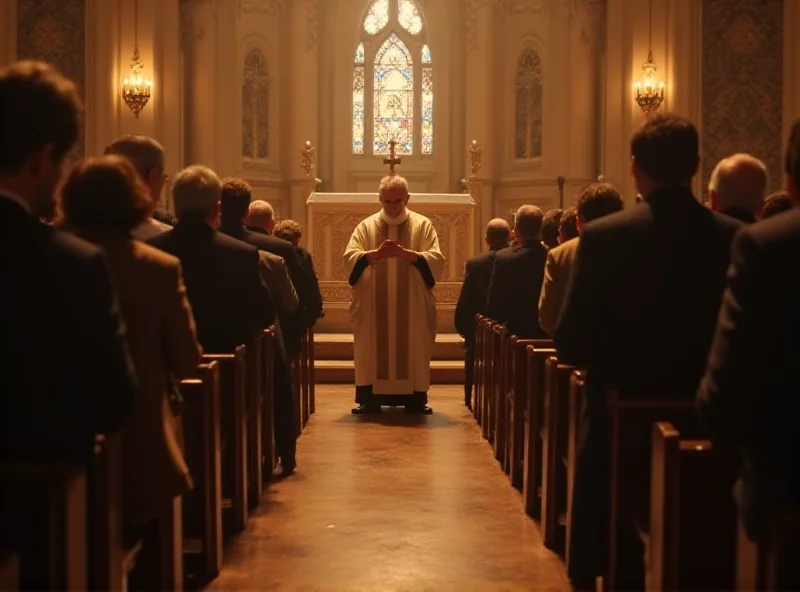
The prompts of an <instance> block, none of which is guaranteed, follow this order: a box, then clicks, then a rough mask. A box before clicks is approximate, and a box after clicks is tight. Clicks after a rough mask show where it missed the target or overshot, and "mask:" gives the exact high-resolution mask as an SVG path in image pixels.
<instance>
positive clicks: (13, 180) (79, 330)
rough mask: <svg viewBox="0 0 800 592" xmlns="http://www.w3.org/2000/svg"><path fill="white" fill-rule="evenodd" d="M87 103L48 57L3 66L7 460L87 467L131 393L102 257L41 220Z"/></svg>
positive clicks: (0, 179)
mask: <svg viewBox="0 0 800 592" xmlns="http://www.w3.org/2000/svg"><path fill="white" fill-rule="evenodd" d="M81 110H82V105H81V101H80V98H79V97H78V93H77V90H76V88H75V86H74V84H73V83H72V82H70V81H69V80H67V79H66V78H64V77H63V76H62V75H61V74H60V73H59V72H58V71H56V70H55V69H54V68H53V67H51V66H49V65H47V64H44V63H41V62H17V63H15V64H12V65H10V66H8V67H7V68H5V69H3V70H2V71H0V129H2V130H3V131H2V133H0V282H2V284H3V288H2V290H0V401H2V403H1V405H2V408H0V415H1V416H2V417H3V429H2V430H0V434H2V435H0V456H2V458H3V459H6V460H8V459H70V460H87V459H88V458H89V456H90V454H91V451H92V448H93V443H94V436H95V434H107V433H112V432H117V431H119V430H120V429H121V427H122V426H123V424H124V422H125V421H126V420H127V419H128V417H129V416H130V415H131V413H132V410H133V405H134V399H135V392H136V378H135V373H134V368H133V366H132V363H131V360H130V356H129V351H128V345H127V341H126V339H125V329H124V325H123V323H122V319H121V315H120V311H119V306H118V302H117V297H116V292H115V290H114V287H113V285H112V280H111V277H110V274H109V269H108V266H107V263H106V259H105V256H104V255H103V252H102V251H101V250H100V249H98V248H97V247H95V246H93V245H91V244H89V243H87V242H85V241H83V240H81V239H78V238H76V237H74V236H72V235H70V234H67V233H65V232H62V231H60V230H58V229H55V228H53V227H51V226H48V225H46V224H43V223H42V222H40V221H39V219H40V218H50V217H51V216H52V215H53V213H54V211H55V197H54V195H55V194H54V191H55V188H56V186H57V185H58V183H59V181H60V179H61V176H62V168H63V165H64V160H65V158H66V155H67V154H68V153H69V151H70V150H71V149H72V147H73V146H74V145H75V143H76V141H77V139H78V134H79V129H80V112H81Z"/></svg>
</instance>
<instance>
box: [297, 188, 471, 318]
mask: <svg viewBox="0 0 800 592" xmlns="http://www.w3.org/2000/svg"><path fill="white" fill-rule="evenodd" d="M408 208H409V209H410V210H412V211H415V212H417V213H419V214H422V215H423V216H426V217H427V218H429V219H430V221H431V222H432V223H433V226H434V227H435V228H436V232H437V234H438V235H439V247H440V248H441V250H442V253H443V254H444V256H445V257H446V258H447V261H446V263H445V267H444V271H443V273H442V277H440V278H438V282H437V284H436V287H435V288H434V290H433V291H434V294H435V296H436V302H437V304H436V310H437V318H438V322H437V325H438V329H437V330H438V332H439V333H453V332H455V329H454V327H453V312H454V310H455V306H456V302H457V301H458V294H459V292H460V291H461V282H462V281H463V279H464V264H465V263H466V261H467V259H469V258H470V257H472V256H473V255H474V254H475V241H474V238H473V237H474V233H475V230H474V229H475V224H476V218H475V216H476V212H475V200H473V199H472V197H471V196H470V195H469V194H459V193H455V194H449V193H447V194H435V193H425V194H416V195H415V194H414V193H412V194H411V199H410V200H409V202H408ZM379 210H380V204H379V202H378V195H377V192H376V193H316V192H315V193H311V195H310V196H309V198H308V201H307V202H306V226H307V232H306V234H305V237H304V242H305V246H306V248H307V249H308V250H309V251H310V252H311V254H312V256H313V258H314V268H315V269H316V272H317V276H318V277H319V283H320V290H321V291H322V297H323V300H324V303H325V307H324V310H325V316H324V318H322V319H320V320H319V321H318V322H317V331H320V332H326V333H339V332H350V330H351V327H350V312H349V307H350V286H349V284H348V283H347V279H348V274H347V272H346V271H345V267H344V260H343V259H342V255H343V253H344V250H345V247H346V246H347V243H348V241H349V240H350V235H351V234H352V233H353V229H355V227H356V225H357V224H358V223H359V222H361V220H363V219H364V218H366V217H367V216H369V215H371V214H374V213H376V212H378V211H379Z"/></svg>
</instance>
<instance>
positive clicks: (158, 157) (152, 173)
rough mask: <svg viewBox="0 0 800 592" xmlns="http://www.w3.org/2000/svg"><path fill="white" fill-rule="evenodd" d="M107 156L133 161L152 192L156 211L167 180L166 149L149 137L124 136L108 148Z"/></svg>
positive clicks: (151, 195) (151, 196)
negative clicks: (113, 155) (165, 168)
mask: <svg viewBox="0 0 800 592" xmlns="http://www.w3.org/2000/svg"><path fill="white" fill-rule="evenodd" d="M106 154H119V155H120V156H124V157H125V158H127V159H128V160H130V161H131V163H132V164H133V166H134V167H135V168H136V170H137V171H138V173H139V175H140V176H141V177H142V180H143V181H144V183H145V185H147V187H148V189H149V191H150V198H151V200H152V202H153V210H155V207H156V205H157V204H158V201H159V200H160V199H161V191H162V190H163V188H164V183H165V182H166V180H167V177H166V175H165V174H164V166H165V165H164V147H163V146H162V145H161V144H159V143H158V142H156V141H155V140H154V139H153V138H150V137H148V136H139V135H135V134H131V135H129V136H123V137H122V138H120V139H119V140H116V141H115V142H113V143H112V144H110V145H109V146H108V147H107V148H106Z"/></svg>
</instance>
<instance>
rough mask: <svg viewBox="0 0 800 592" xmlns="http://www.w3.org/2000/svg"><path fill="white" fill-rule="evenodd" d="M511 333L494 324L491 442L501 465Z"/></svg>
mask: <svg viewBox="0 0 800 592" xmlns="http://www.w3.org/2000/svg"><path fill="white" fill-rule="evenodd" d="M510 339H511V335H510V334H509V333H508V330H507V329H506V328H505V325H495V326H494V363H495V371H494V372H495V373H494V381H493V385H494V388H493V389H492V393H491V402H490V404H491V417H492V426H491V433H492V438H491V440H490V441H491V443H492V450H493V451H494V457H495V459H496V460H498V461H500V466H502V465H503V458H504V456H505V450H506V422H505V418H506V401H507V400H508V395H507V394H506V389H507V388H508V352H509V349H510Z"/></svg>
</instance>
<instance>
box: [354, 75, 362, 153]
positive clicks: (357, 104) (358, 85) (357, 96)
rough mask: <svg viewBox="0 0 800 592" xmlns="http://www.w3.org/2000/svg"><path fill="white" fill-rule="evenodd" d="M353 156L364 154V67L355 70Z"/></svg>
mask: <svg viewBox="0 0 800 592" xmlns="http://www.w3.org/2000/svg"><path fill="white" fill-rule="evenodd" d="M353 154H364V66H356V67H355V68H354V69H353Z"/></svg>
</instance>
